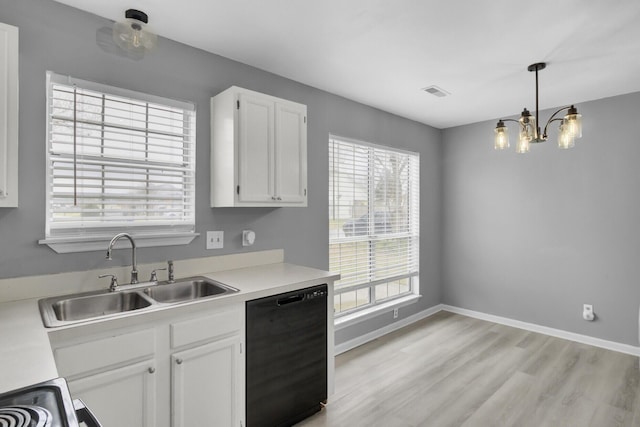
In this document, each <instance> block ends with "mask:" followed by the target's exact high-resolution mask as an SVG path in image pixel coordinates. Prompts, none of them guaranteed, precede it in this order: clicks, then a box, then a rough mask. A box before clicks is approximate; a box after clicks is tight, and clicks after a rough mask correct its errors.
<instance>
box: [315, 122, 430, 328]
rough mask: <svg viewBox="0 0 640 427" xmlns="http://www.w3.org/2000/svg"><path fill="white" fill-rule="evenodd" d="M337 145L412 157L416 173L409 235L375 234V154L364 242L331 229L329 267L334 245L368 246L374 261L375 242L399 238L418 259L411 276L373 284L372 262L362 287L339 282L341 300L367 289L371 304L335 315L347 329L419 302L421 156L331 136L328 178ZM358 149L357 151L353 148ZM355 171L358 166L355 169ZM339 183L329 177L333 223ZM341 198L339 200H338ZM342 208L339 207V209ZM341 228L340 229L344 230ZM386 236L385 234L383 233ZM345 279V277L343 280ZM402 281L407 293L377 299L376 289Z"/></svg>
mask: <svg viewBox="0 0 640 427" xmlns="http://www.w3.org/2000/svg"><path fill="white" fill-rule="evenodd" d="M335 141H339V142H340V143H344V144H351V145H353V146H354V147H355V146H359V147H366V148H368V149H370V150H382V151H383V152H384V153H385V155H388V154H389V153H397V154H400V155H407V156H409V157H408V158H409V161H410V162H411V164H413V167H415V169H416V170H415V171H411V172H410V174H409V176H408V177H407V192H406V195H407V197H408V198H409V199H410V203H411V205H412V206H410V207H408V208H407V211H408V212H409V211H411V213H410V215H413V216H415V217H413V216H412V217H410V218H409V221H410V222H411V224H410V225H409V226H408V227H409V228H408V232H407V233H404V234H402V233H400V234H389V235H388V236H387V238H380V237H379V236H376V232H375V228H376V219H375V213H376V208H375V206H374V205H375V194H374V191H375V189H374V185H372V182H375V170H374V168H373V167H372V157H373V155H372V154H369V155H367V178H368V180H369V184H368V185H369V188H368V191H367V193H368V194H367V214H368V218H367V220H368V228H367V229H368V232H367V234H366V235H365V238H356V239H354V238H353V237H351V238H349V237H346V234H345V237H340V234H344V233H343V231H340V230H337V231H336V230H332V227H331V226H330V227H329V258H330V264H331V261H332V260H331V250H332V249H331V248H332V245H336V244H340V243H345V242H368V249H367V254H368V257H369V259H370V257H371V252H372V251H371V245H372V244H375V242H382V241H391V240H393V239H397V238H399V236H400V238H405V239H407V241H408V242H409V244H413V246H412V247H411V248H410V249H408V250H409V251H412V256H414V257H415V260H413V261H414V262H415V264H416V265H415V271H413V272H409V273H404V274H400V275H397V276H390V277H384V278H381V279H377V280H371V269H372V261H371V260H369V261H368V263H367V280H366V281H364V282H361V283H357V284H347V285H342V286H341V285H340V281H338V282H336V287H335V289H334V296H335V297H338V296H339V295H340V294H343V293H346V292H352V291H356V292H357V290H360V289H368V302H367V303H365V304H364V305H361V306H357V305H356V306H355V307H353V308H350V309H346V310H343V311H336V312H335V314H334V318H335V321H336V327H338V325H342V326H344V324H345V323H349V324H350V323H352V322H354V321H360V320H364V319H366V318H369V317H372V316H373V315H376V314H378V313H379V312H380V311H384V310H388V309H392V308H397V307H400V306H404V305H407V304H411V303H414V302H416V301H417V300H418V299H419V298H420V295H419V290H420V286H419V281H420V268H419V264H420V263H419V257H420V255H419V254H420V227H419V222H420V191H419V188H420V153H417V152H412V151H408V150H403V149H398V148H395V147H390V146H384V145H379V144H374V143H370V142H365V141H360V140H355V139H352V138H346V137H341V136H337V135H332V134H330V135H329V144H328V148H329V174H331V173H332V172H333V173H335V168H334V166H333V162H334V161H335V158H334V154H332V153H331V150H332V143H334V142H335ZM354 149H355V148H354ZM354 167H355V166H354ZM336 184H337V182H336V179H335V178H332V177H331V176H330V183H329V221H332V220H334V216H335V215H334V214H332V211H331V209H332V208H333V209H335V208H336V206H335V205H334V202H333V201H332V200H331V197H332V195H334V197H335V193H334V188H335V186H336ZM338 197H339V196H338ZM338 208H339V206H338ZM372 213H373V215H374V216H373V218H374V219H373V220H372V219H371V215H372ZM352 215H353V212H352ZM356 217H357V215H353V218H352V220H354V219H355V218H356ZM343 226H344V224H343V225H342V227H343ZM372 226H373V230H374V232H373V233H370V231H371V227H372ZM342 227H341V228H342ZM334 234H337V236H334ZM382 234H383V235H384V233H382ZM330 269H331V270H332V271H337V272H340V269H339V268H337V269H336V268H335V267H333V266H332V265H330ZM343 277H344V276H343ZM402 279H408V280H409V289H408V290H407V291H406V292H403V293H399V294H397V295H394V296H387V297H385V298H382V299H380V300H379V299H377V296H376V286H377V285H380V284H385V283H390V282H393V281H397V280H402ZM356 299H357V295H356ZM335 309H336V302H335V301H334V311H335Z"/></svg>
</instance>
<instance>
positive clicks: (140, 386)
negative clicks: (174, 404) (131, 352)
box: [69, 360, 157, 427]
mask: <svg viewBox="0 0 640 427" xmlns="http://www.w3.org/2000/svg"><path fill="white" fill-rule="evenodd" d="M69 389H70V390H71V395H72V396H74V397H80V398H81V399H82V400H83V401H84V403H85V404H86V405H87V406H88V407H89V408H91V410H92V411H93V413H94V414H95V415H96V417H98V419H99V420H100V422H101V423H102V425H103V426H105V427H108V426H140V427H155V426H156V420H155V415H156V410H157V408H156V398H155V395H156V375H155V363H154V361H153V360H148V361H144V362H139V363H134V364H131V365H126V366H123V367H120V368H116V369H109V370H107V371H104V372H101V373H99V374H95V375H89V376H86V377H83V378H79V379H76V380H72V381H69Z"/></svg>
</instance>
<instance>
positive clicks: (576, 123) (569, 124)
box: [563, 105, 582, 138]
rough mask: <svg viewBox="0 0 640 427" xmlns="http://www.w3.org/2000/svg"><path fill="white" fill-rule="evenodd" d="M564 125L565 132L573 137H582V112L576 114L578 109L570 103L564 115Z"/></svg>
mask: <svg viewBox="0 0 640 427" xmlns="http://www.w3.org/2000/svg"><path fill="white" fill-rule="evenodd" d="M563 124H564V126H565V127H566V128H567V129H566V130H567V132H569V133H570V134H571V135H573V136H574V137H575V138H582V114H578V110H577V109H576V108H575V107H574V106H573V105H572V106H571V107H569V111H568V112H567V115H566V116H564V122H563Z"/></svg>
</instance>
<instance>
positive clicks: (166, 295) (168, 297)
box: [144, 277, 238, 303]
mask: <svg viewBox="0 0 640 427" xmlns="http://www.w3.org/2000/svg"><path fill="white" fill-rule="evenodd" d="M234 292H238V290H237V289H235V288H232V287H230V286H226V285H223V284H222V283H218V282H214V281H212V280H209V279H207V278H205V277H191V278H188V279H181V280H179V281H176V282H175V283H167V284H160V285H158V286H152V287H149V288H146V289H145V290H144V293H145V294H147V295H148V296H149V297H151V298H152V299H154V300H156V301H158V302H161V303H177V302H187V301H193V300H196V299H200V298H207V297H212V296H220V295H224V294H230V293H234Z"/></svg>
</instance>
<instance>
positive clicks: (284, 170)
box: [211, 86, 307, 207]
mask: <svg viewBox="0 0 640 427" xmlns="http://www.w3.org/2000/svg"><path fill="white" fill-rule="evenodd" d="M211 206H212V207H229V206H302V207H304V206H307V107H306V105H302V104H298V103H295V102H291V101H286V100H284V99H280V98H276V97H273V96H269V95H264V94H261V93H258V92H254V91H250V90H247V89H242V88H239V87H236V86H233V87H231V88H229V89H227V90H225V91H224V92H222V93H220V94H219V95H217V96H215V97H213V98H211Z"/></svg>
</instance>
